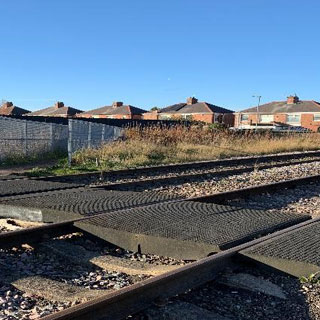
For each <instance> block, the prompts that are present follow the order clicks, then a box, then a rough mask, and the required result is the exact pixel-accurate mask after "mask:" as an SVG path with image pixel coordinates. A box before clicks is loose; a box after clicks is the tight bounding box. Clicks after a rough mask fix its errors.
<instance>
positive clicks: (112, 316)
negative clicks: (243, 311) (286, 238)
mask: <svg viewBox="0 0 320 320" xmlns="http://www.w3.org/2000/svg"><path fill="white" fill-rule="evenodd" d="M319 220H320V219H319V218H318V219H314V220H308V221H305V222H302V223H300V224H297V225H294V226H291V227H289V228H286V229H283V230H280V231H277V232H275V233H272V234H269V235H267V236H264V237H261V238H259V239H255V240H252V241H249V242H247V243H244V244H242V245H239V246H236V247H233V248H231V249H228V250H225V251H223V252H219V253H217V254H216V255H213V256H210V257H207V258H204V259H201V260H198V261H196V262H193V263H191V264H188V265H185V266H183V267H180V268H178V269H176V270H174V271H171V272H168V273H165V274H162V275H160V276H156V277H154V278H151V279H148V280H144V281H141V282H139V283H136V284H134V285H132V286H130V287H126V288H123V289H120V290H118V291H116V292H111V293H106V294H105V295H103V296H102V297H99V298H97V299H94V300H91V301H88V302H86V303H82V304H80V305H77V306H74V307H70V308H68V309H65V310H63V311H60V312H57V313H54V314H51V315H49V316H46V317H44V318H43V319H44V320H121V319H123V318H125V317H126V316H129V315H130V314H133V313H136V312H138V311H141V310H143V309H145V308H147V307H148V306H150V305H152V303H153V302H154V301H155V300H157V299H165V298H169V297H172V296H174V295H177V294H180V293H183V292H185V291H186V290H188V289H192V288H195V287H198V286H200V285H202V284H204V283H207V282H209V281H211V280H214V279H215V277H216V276H217V275H218V273H219V272H220V271H222V270H223V269H224V268H226V267H235V266H236V261H235V258H236V256H237V254H238V253H239V251H241V250H244V249H248V248H250V247H253V246H255V245H257V244H261V243H262V242H265V241H270V240H271V239H272V240H274V239H276V238H279V237H281V236H283V235H284V234H287V233H288V232H292V231H294V230H297V229H299V228H303V227H305V226H307V225H310V224H312V223H315V222H318V221H319Z"/></svg>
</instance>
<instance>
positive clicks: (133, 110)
mask: <svg viewBox="0 0 320 320" xmlns="http://www.w3.org/2000/svg"><path fill="white" fill-rule="evenodd" d="M145 112H147V111H146V110H143V109H140V108H137V107H134V106H131V105H122V106H118V107H113V106H105V107H101V108H98V109H94V110H89V111H86V112H83V113H82V114H80V116H81V115H87V114H89V115H116V114H120V115H140V114H142V113H145Z"/></svg>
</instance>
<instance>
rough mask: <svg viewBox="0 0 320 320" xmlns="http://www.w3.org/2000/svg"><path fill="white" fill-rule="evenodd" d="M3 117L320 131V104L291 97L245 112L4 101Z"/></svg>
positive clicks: (184, 105)
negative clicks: (27, 105)
mask: <svg viewBox="0 0 320 320" xmlns="http://www.w3.org/2000/svg"><path fill="white" fill-rule="evenodd" d="M0 115H24V116H53V117H68V118H70V117H77V118H109V119H135V120H141V119H144V120H181V119H182V120H194V121H202V122H206V123H221V124H224V125H226V126H229V127H235V128H242V129H250V128H254V127H258V126H259V127H270V126H275V125H279V126H281V125H282V126H283V125H285V126H296V127H303V128H307V129H309V130H312V131H320V129H319V128H320V103H319V102H316V101H314V100H300V99H299V98H298V96H296V95H294V96H292V95H291V96H289V97H288V98H287V100H284V101H273V102H269V103H266V104H263V105H260V106H256V107H252V108H249V109H245V110H242V111H238V112H234V111H232V110H229V109H226V108H222V107H219V106H217V105H214V104H211V103H209V102H199V101H198V100H197V99H196V98H194V97H189V98H187V100H186V102H181V103H176V104H173V105H171V106H167V107H165V108H161V109H158V108H154V109H153V110H151V111H146V110H143V109H140V108H137V107H134V106H132V105H124V104H123V103H122V102H119V101H116V102H113V103H112V104H111V105H110V106H103V107H100V108H97V109H93V110H90V111H86V112H83V111H81V110H78V109H75V108H72V107H68V106H65V105H64V103H63V102H57V103H55V105H53V106H52V107H48V108H45V109H42V110H38V111H34V112H30V111H28V110H25V109H22V108H19V107H17V106H14V105H13V103H12V102H5V103H3V104H2V106H1V107H0Z"/></svg>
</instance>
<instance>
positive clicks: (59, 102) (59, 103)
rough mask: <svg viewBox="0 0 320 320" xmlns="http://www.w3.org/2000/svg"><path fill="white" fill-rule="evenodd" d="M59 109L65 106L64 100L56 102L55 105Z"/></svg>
mask: <svg viewBox="0 0 320 320" xmlns="http://www.w3.org/2000/svg"><path fill="white" fill-rule="evenodd" d="M54 106H55V107H56V108H57V109H59V108H63V107H64V103H63V102H61V101H58V102H56V103H55V105H54Z"/></svg>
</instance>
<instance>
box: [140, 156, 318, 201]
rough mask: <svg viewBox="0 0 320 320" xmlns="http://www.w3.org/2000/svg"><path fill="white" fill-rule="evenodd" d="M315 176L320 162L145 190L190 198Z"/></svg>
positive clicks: (152, 186)
mask: <svg viewBox="0 0 320 320" xmlns="http://www.w3.org/2000/svg"><path fill="white" fill-rule="evenodd" d="M315 174H320V161H316V162H312V163H305V164H296V165H287V166H284V167H278V168H271V169H265V170H256V171H253V172H248V173H243V174H238V175H232V176H227V177H212V179H203V178H202V179H201V177H199V178H198V180H200V181H193V182H192V183H191V182H188V183H183V184H179V185H172V186H161V187H158V186H154V185H151V184H150V186H149V187H148V188H144V190H145V191H149V190H151V189H152V190H155V191H158V192H162V193H168V194H171V195H177V196H180V197H185V198H189V197H197V196H204V195H209V194H212V193H216V192H223V191H229V190H237V189H242V188H245V187H251V186H257V185H262V184H266V183H272V182H279V181H283V180H288V179H293V178H301V177H306V176H309V175H315Z"/></svg>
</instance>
